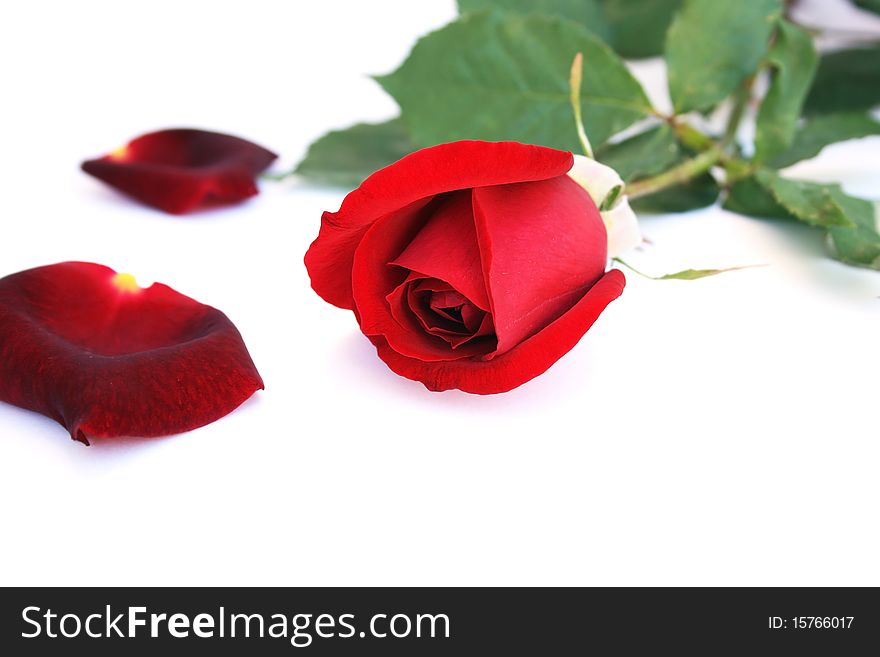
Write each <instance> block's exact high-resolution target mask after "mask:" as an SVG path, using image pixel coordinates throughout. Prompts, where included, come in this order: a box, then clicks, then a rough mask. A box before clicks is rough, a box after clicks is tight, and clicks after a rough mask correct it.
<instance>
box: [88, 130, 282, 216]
mask: <svg viewBox="0 0 880 657" xmlns="http://www.w3.org/2000/svg"><path fill="white" fill-rule="evenodd" d="M276 157H277V155H275V154H274V153H272V152H271V151H267V150H266V149H265V148H263V147H261V146H257V145H256V144H253V143H251V142H249V141H245V140H244V139H239V138H238V137H232V136H230V135H224V134H220V133H219V132H208V131H206V130H190V129H177V130H162V131H160V132H151V133H149V134H146V135H143V136H141V137H138V138H137V139H135V140H134V141H132V142H130V143H129V144H128V145H127V146H124V147H122V148H120V149H118V150H116V151H113V152H112V153H110V154H109V155H105V156H104V157H101V158H98V159H96V160H88V161H86V162H83V164H82V169H83V171H85V172H86V173H88V174H89V175H92V176H94V177H95V178H98V179H100V180H103V181H104V182H105V183H107V184H108V185H110V186H111V187H115V188H116V189H118V190H119V191H121V192H124V193H125V194H128V195H129V196H131V197H132V198H135V199H137V200H138V201H140V202H142V203H145V204H146V205H151V206H153V207H156V208H159V209H160V210H164V211H165V212H170V213H171V214H184V213H186V212H191V211H193V210H198V209H203V208H208V207H212V206H217V205H228V204H232V203H238V202H239V201H243V200H244V199H246V198H250V197H251V196H254V195H256V194H257V193H258V190H257V185H256V182H255V180H254V179H255V178H256V176H257V175H258V174H259V173H260V172H261V171H264V170H265V169H266V168H267V167H268V166H269V165H270V164H271V163H272V162H273V160H275V158H276Z"/></svg>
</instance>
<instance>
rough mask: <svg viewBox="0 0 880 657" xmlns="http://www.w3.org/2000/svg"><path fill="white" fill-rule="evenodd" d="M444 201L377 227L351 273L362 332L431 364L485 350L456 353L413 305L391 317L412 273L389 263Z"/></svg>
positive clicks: (425, 202) (428, 202)
mask: <svg viewBox="0 0 880 657" xmlns="http://www.w3.org/2000/svg"><path fill="white" fill-rule="evenodd" d="M443 200H444V197H443V196H441V197H437V198H435V199H431V198H429V199H421V200H419V201H416V202H415V203H412V204H410V205H409V206H407V207H406V208H404V209H403V210H400V211H398V212H392V213H390V214H388V215H387V216H385V217H383V218H382V219H380V220H379V221H377V222H375V223H374V224H373V225H372V227H371V228H370V229H369V230H368V231H367V233H366V235H364V237H363V239H362V242H361V245H360V248H358V250H357V254H356V255H355V259H354V265H353V267H352V271H351V279H352V282H353V292H354V300H355V303H356V304H357V317H358V321H359V322H360V325H361V330H362V331H363V332H364V333H365V334H366V335H383V336H385V338H386V339H387V340H388V341H389V342H390V343H391V344H392V345H394V347H395V348H396V349H398V350H399V351H400V353H402V354H406V355H407V356H411V357H413V358H421V359H422V360H426V361H428V360H448V359H450V358H465V357H468V356H473V355H475V354H479V353H483V351H484V350H483V348H482V347H480V345H474V346H471V345H467V346H465V347H462V348H461V349H457V350H455V351H454V352H453V351H452V349H451V347H450V345H449V344H448V343H447V342H446V341H445V340H443V339H442V338H439V337H437V336H434V335H430V334H428V333H426V332H425V331H424V329H423V328H422V326H421V324H420V323H419V321H418V319H417V318H416V317H415V316H414V315H413V314H412V313H411V312H409V307H408V305H406V306H404V305H400V306H397V305H396V306H395V312H394V313H393V314H392V309H391V305H390V304H389V301H394V297H393V296H391V291H394V290H395V288H397V287H398V286H400V285H401V283H403V282H404V281H405V280H406V278H407V276H408V275H409V274H408V272H407V271H406V270H405V269H403V268H401V267H394V266H391V265H389V264H388V263H389V262H391V261H392V260H393V259H394V257H395V256H396V255H397V254H399V253H400V252H401V251H402V250H403V249H404V247H405V246H406V245H407V244H408V243H409V242H410V241H412V239H413V237H415V235H416V234H417V233H418V231H419V229H421V227H422V224H423V222H424V218H423V216H424V215H425V214H426V213H430V209H431V207H433V206H436V205H440V204H442V202H443ZM426 206H430V207H426ZM423 211H424V212H423ZM428 216H430V214H428ZM400 303H401V304H402V297H401V301H400ZM478 347H480V348H478Z"/></svg>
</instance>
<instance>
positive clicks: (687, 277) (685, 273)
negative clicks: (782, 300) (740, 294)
mask: <svg viewBox="0 0 880 657" xmlns="http://www.w3.org/2000/svg"><path fill="white" fill-rule="evenodd" d="M612 260H613V261H614V262H617V263H620V264H621V265H623V266H624V267H626V268H627V269H631V270H632V271H634V272H635V273H636V274H638V275H639V276H642V277H644V278H650V279H651V280H652V281H673V280H675V281H695V280H697V279H698V278H706V277H707V276H717V275H718V274H723V273H725V272H728V271H738V270H740V269H751V268H752V267H761V266H762V265H744V266H741V267H727V268H726V269H683V270H682V271H677V272H675V273H674V274H663V275H662V276H649V275H648V274H646V273H644V272H642V271H639V270H638V269H636V268H635V267H633V266H632V265H630V264H628V263H626V262H624V261H623V260H621V259H620V258H612Z"/></svg>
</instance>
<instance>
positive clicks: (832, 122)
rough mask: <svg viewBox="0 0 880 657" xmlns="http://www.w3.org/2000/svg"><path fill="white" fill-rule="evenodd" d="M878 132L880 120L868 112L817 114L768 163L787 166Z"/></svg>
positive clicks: (879, 130)
mask: <svg viewBox="0 0 880 657" xmlns="http://www.w3.org/2000/svg"><path fill="white" fill-rule="evenodd" d="M877 134H880V122H878V121H876V120H875V119H873V118H871V117H870V116H868V115H867V114H857V113H840V114H823V115H819V116H815V117H813V118H811V119H808V120H807V122H806V124H805V125H804V127H802V128H801V129H800V130H798V131H797V133H795V138H794V142H793V143H792V145H791V146H790V147H789V148H788V150H786V151H785V152H784V153H781V154H780V155H778V156H776V157H773V158H770V160H769V161H768V162H767V163H768V164H769V165H771V166H772V167H774V168H776V169H784V168H785V167H787V166H791V165H792V164H794V163H795V162H800V161H801V160H807V159H809V158H811V157H815V156H816V155H818V154H819V153H820V152H821V150H822V149H823V148H825V147H826V146H827V145H829V144H833V143H835V142H839V141H846V140H847V139H858V138H860V137H867V136H869V135H877Z"/></svg>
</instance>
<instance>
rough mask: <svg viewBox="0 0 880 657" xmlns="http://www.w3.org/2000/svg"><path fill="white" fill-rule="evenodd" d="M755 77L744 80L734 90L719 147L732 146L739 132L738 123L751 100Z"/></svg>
mask: <svg viewBox="0 0 880 657" xmlns="http://www.w3.org/2000/svg"><path fill="white" fill-rule="evenodd" d="M754 81H755V76H750V77H748V78H746V79H745V80H744V81H743V83H742V84H741V85H740V86H739V89H737V90H736V94H735V95H734V98H733V110H731V112H730V118H728V119H727V127H726V128H725V130H724V137H722V138H721V146H722V147H723V148H727V147H728V146H730V145H731V144H733V142H734V140H735V139H736V133H737V131H738V130H739V124H740V121H742V118H743V115H744V114H745V111H746V107H748V105H749V101H750V100H751V99H752V84H753V83H754Z"/></svg>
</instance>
